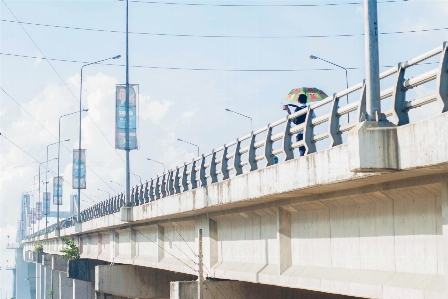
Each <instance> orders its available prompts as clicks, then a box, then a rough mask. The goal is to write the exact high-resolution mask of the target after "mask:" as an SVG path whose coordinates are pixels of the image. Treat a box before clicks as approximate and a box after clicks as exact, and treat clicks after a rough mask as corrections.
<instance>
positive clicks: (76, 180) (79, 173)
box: [72, 149, 86, 189]
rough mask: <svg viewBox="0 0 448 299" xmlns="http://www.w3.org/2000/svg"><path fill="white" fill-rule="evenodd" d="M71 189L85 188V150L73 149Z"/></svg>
mask: <svg viewBox="0 0 448 299" xmlns="http://www.w3.org/2000/svg"><path fill="white" fill-rule="evenodd" d="M72 185H73V189H86V150H85V149H82V150H73V175H72Z"/></svg>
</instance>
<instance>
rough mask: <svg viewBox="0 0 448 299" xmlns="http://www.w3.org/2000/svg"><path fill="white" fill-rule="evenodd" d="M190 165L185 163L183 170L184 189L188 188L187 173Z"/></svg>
mask: <svg viewBox="0 0 448 299" xmlns="http://www.w3.org/2000/svg"><path fill="white" fill-rule="evenodd" d="M187 171H188V167H187V164H186V163H184V170H183V171H182V188H183V191H184V192H185V191H187V190H188V175H187Z"/></svg>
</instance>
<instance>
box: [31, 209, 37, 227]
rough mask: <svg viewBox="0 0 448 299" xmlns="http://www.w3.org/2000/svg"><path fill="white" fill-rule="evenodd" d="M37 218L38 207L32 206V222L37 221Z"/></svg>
mask: <svg viewBox="0 0 448 299" xmlns="http://www.w3.org/2000/svg"><path fill="white" fill-rule="evenodd" d="M36 218H37V214H36V208H32V209H31V223H32V224H35V223H36Z"/></svg>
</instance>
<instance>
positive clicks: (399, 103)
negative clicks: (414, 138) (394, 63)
mask: <svg viewBox="0 0 448 299" xmlns="http://www.w3.org/2000/svg"><path fill="white" fill-rule="evenodd" d="M405 71H406V69H405V68H404V67H403V64H402V63H401V62H400V63H399V64H398V72H397V78H396V80H395V86H394V92H393V94H392V107H393V109H392V115H393V117H394V120H393V121H392V122H393V123H394V124H396V125H397V126H401V125H405V124H408V123H409V115H408V111H407V110H406V109H405V108H404V105H405V104H406V88H405V87H404V86H403V82H404V74H405Z"/></svg>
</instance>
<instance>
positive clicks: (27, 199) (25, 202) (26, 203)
mask: <svg viewBox="0 0 448 299" xmlns="http://www.w3.org/2000/svg"><path fill="white" fill-rule="evenodd" d="M23 205H24V208H25V209H24V211H26V212H27V213H29V212H30V208H31V206H30V195H29V194H24V195H23Z"/></svg>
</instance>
